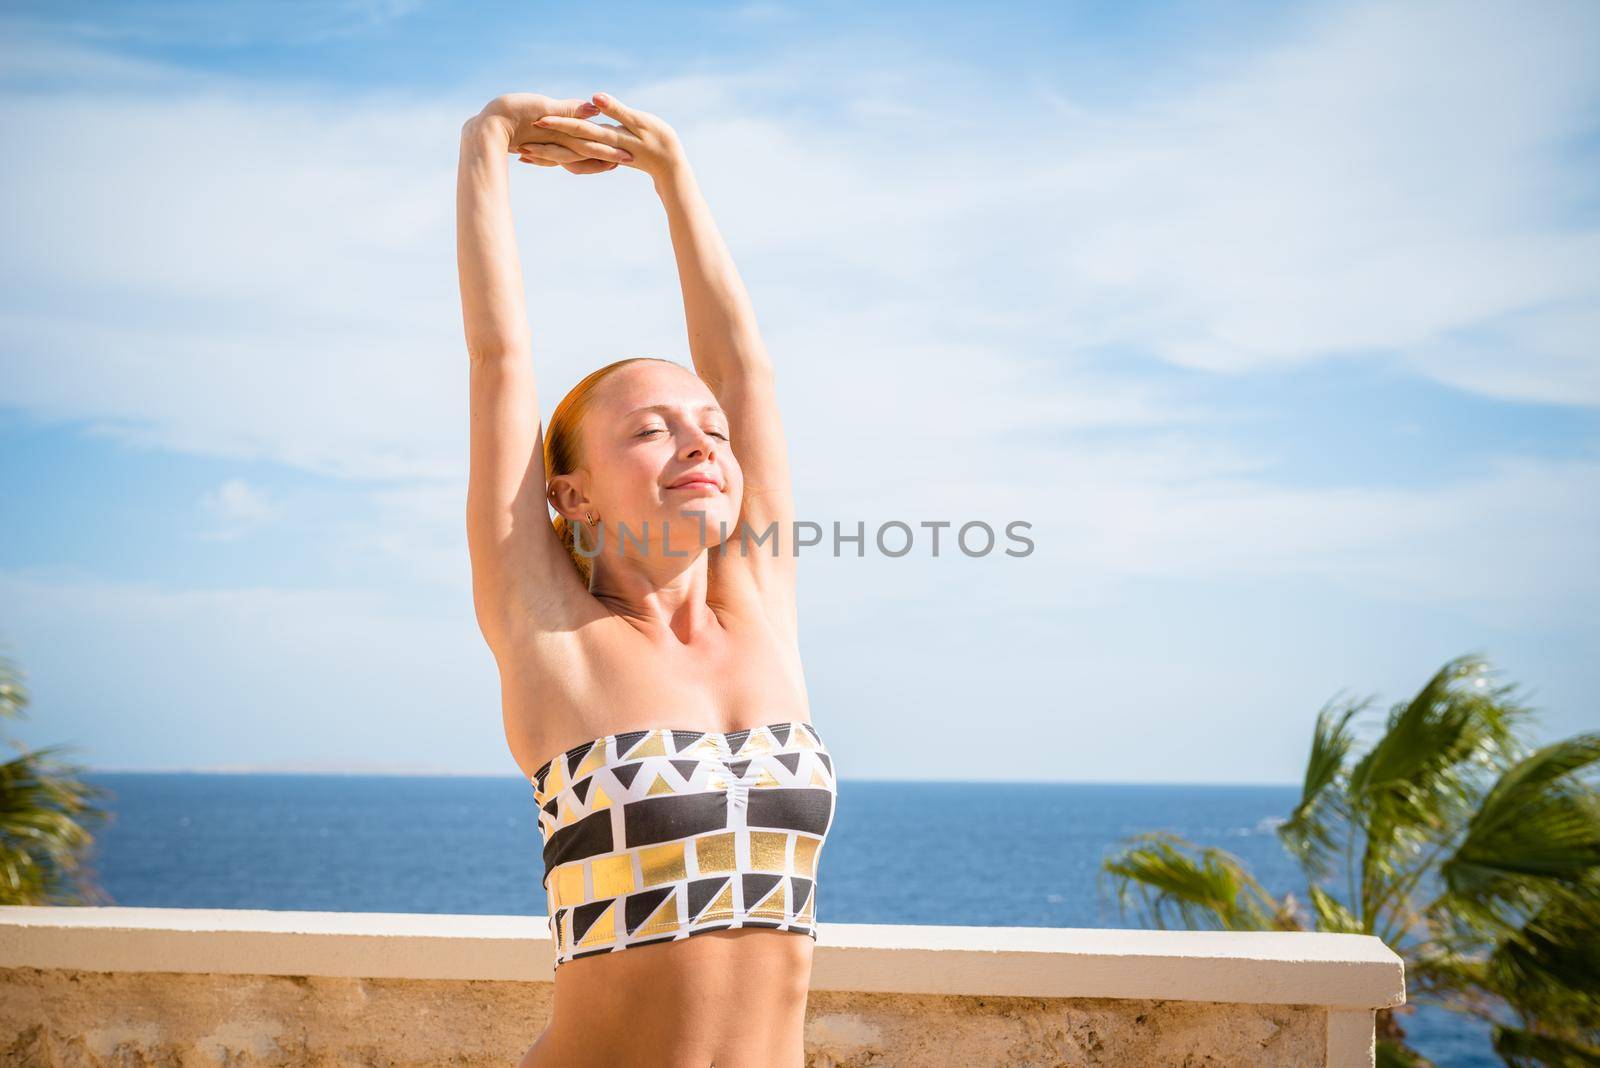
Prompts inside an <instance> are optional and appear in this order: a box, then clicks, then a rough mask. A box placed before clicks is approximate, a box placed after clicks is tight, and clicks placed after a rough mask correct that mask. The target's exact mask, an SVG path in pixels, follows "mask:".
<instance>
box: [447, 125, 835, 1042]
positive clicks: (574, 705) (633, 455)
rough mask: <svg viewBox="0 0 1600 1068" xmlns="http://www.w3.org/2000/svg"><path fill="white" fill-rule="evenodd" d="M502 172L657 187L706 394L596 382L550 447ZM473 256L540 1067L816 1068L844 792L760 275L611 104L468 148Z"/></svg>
mask: <svg viewBox="0 0 1600 1068" xmlns="http://www.w3.org/2000/svg"><path fill="white" fill-rule="evenodd" d="M601 113H603V114H604V115H606V116H608V117H610V118H612V119H614V120H616V125H609V124H601V123H598V122H595V121H591V117H592V116H596V115H597V114H601ZM508 155H517V156H518V157H519V158H520V159H521V160H522V161H523V162H526V163H530V164H536V165H541V166H546V167H554V166H561V167H564V168H565V169H566V170H567V171H569V172H571V173H573V174H578V175H592V174H599V173H603V172H607V171H610V170H614V169H616V168H617V167H619V166H620V167H627V168H633V169H636V170H641V171H644V172H645V173H646V174H648V175H649V176H650V178H651V179H652V180H653V182H654V184H655V190H656V192H657V194H658V195H659V196H660V197H661V201H662V204H663V206H664V207H665V208H666V213H667V221H668V224H669V226H670V229H671V234H672V241H673V247H674V250H675V252H676V256H677V262H678V273H679V279H680V282H681V285H682V288H683V301H684V310H685V314H686V317H687V320H688V334H689V340H690V350H691V354H692V356H693V360H694V366H695V371H694V372H690V371H689V370H688V369H687V368H685V367H683V366H681V365H679V364H675V363H671V362H669V361H666V360H658V359H637V360H623V361H619V362H618V363H614V364H611V365H609V366H607V367H603V368H601V369H600V370H598V371H595V372H594V373H592V374H591V375H589V376H588V377H587V378H585V379H584V380H583V381H581V382H580V383H579V384H578V385H577V386H576V387H574V388H573V390H572V391H571V393H569V394H568V395H567V397H566V398H565V399H564V400H562V402H561V403H560V404H559V405H557V407H556V409H555V412H554V414H553V415H552V417H551V421H550V426H549V428H548V432H546V431H545V429H544V428H543V427H542V426H541V423H540V420H539V403H538V399H537V396H536V394H535V390H534V378H533V370H532V366H531V362H532V361H531V355H530V349H531V344H530V340H529V328H528V323H527V316H526V311H525V308H524V304H523V294H522V278H521V270H520V267H519V263H518V258H517V251H516V244H515V238H514V234H513V229H512V220H511V213H510V206H509V198H508V194H507V174H506V171H507V166H506V164H507V156H508ZM561 251H563V252H564V251H565V250H561ZM457 256H458V260H459V267H460V273H461V304H462V312H463V317H464V320H465V324H466V337H467V350H468V353H469V355H470V361H469V362H470V365H471V418H472V427H471V480H470V484H469V486H468V492H467V533H468V545H469V549H470V552H471V556H472V583H473V600H474V605H475V608H476V612H477V618H478V623H479V626H480V628H481V630H482V632H483V635H484V637H485V639H486V640H487V642H488V643H489V646H490V648H491V649H492V650H493V652H494V655H495V660H496V662H497V663H498V665H499V669H500V680H501V693H502V705H503V713H504V722H505V730H506V739H507V741H508V743H509V744H510V748H511V752H512V755H513V756H514V757H515V759H516V761H517V763H518V764H519V765H520V766H521V768H522V770H523V773H524V774H525V775H527V777H528V779H529V781H530V783H531V784H532V786H533V790H534V800H535V803H536V804H537V805H538V806H539V807H538V819H539V825H540V832H541V836H542V838H543V841H544V850H543V854H544V855H543V861H544V869H545V882H544V885H545V889H546V893H547V895H548V898H549V905H550V920H551V937H552V940H553V943H554V946H555V952H556V968H555V999H554V1010H553V1013H552V1018H551V1021H550V1023H549V1025H548V1027H547V1029H546V1030H545V1032H544V1033H543V1034H542V1035H541V1036H540V1037H539V1039H538V1041H537V1042H535V1043H534V1045H533V1046H532V1048H530V1049H529V1050H528V1052H527V1054H526V1055H525V1056H524V1057H523V1059H522V1062H521V1066H520V1068H533V1066H543V1065H562V1066H570V1065H589V1064H594V1065H608V1066H609V1065H624V1064H625V1065H675V1066H676V1065H682V1066H685V1068H687V1066H694V1068H705V1066H707V1065H713V1064H714V1065H716V1066H717V1068H735V1066H739V1068H746V1066H778V1065H782V1066H785V1068H793V1066H799V1065H803V1064H804V1063H805V1055H804V1045H803V1041H802V1039H803V1030H804V1019H805V1006H806V995H807V991H808V989H809V986H810V973H811V961H812V949H813V944H814V942H815V939H816V926H815V924H816V884H815V877H816V862H817V858H818V854H819V851H820V849H821V846H822V843H823V840H824V839H825V838H826V835H827V831H828V829H829V827H831V825H832V821H833V812H834V803H835V798H836V788H835V785H834V775H833V766H832V762H831V759H830V757H829V755H828V753H827V751H826V749H825V747H824V746H823V744H822V741H821V738H820V736H819V735H818V734H817V732H816V728H815V727H813V726H812V725H811V722H810V713H809V705H808V701H807V696H806V687H805V678H804V675H803V673H802V670H801V665H800V653H799V647H798V641H797V619H796V600H795V569H796V561H795V556H794V551H793V549H792V548H791V546H790V543H789V541H788V538H789V537H790V535H791V533H792V530H793V519H794V514H793V513H794V503H793V497H792V494H791V492H790V486H789V470H788V461H787V458H786V453H785V445H784V439H783V428H782V424H781V422H780V421H779V418H778V408H777V403H776V400H775V395H774V390H773V370H772V366H771V364H770V362H769V360H768V357H767V353H766V351H765V349H764V347H763V345H762V342H761V338H760V336H759V334H758V333H757V330H756V322H755V315H754V313H753V311H752V310H751V307H750V303H749V299H748V297H747V296H746V294H745V292H744V287H743V285H742V283H741V281H740V279H739V275H738V272H737V271H736V270H735V268H734V265H733V261H732V259H731V258H730V257H729V254H728V251H727V248H726V247H725V246H724V245H723V243H722V240H721V237H720V236H719V234H718V232H717V229H716V226H715V224H714V223H713V222H712V219H711V215H710V212H709V210H708V209H707V207H706V204H705V201H704V200H703V199H702V198H701V195H700V192H699V189H698V187H697V185H696V183H695V179H694V175H693V173H692V172H691V170H690V168H689V164H688V161H687V159H686V158H685V155H684V151H683V148H682V145H681V144H680V142H679V139H678V137H677V135H676V134H675V132H674V131H673V130H672V128H671V127H670V126H668V125H667V124H666V123H665V122H663V121H662V120H661V119H659V118H657V117H656V116H654V115H650V114H648V113H646V112H642V111H638V110H636V109H634V108H630V107H627V106H625V105H623V104H622V103H620V102H619V101H617V100H615V99H613V98H611V97H609V96H607V95H605V94H603V93H596V94H595V96H594V100H593V102H589V101H578V100H553V99H550V98H548V97H544V96H540V95H536V94H513V95H509V96H502V97H498V98H496V99H495V100H493V101H491V102H490V103H489V104H488V105H487V106H485V107H484V109H483V111H482V112H480V113H479V114H478V115H476V116H474V117H473V118H471V119H469V120H468V121H467V122H466V123H465V124H464V125H463V127H462V137H461V158H460V167H459V171H458V175H457ZM562 314H564V315H573V314H579V315H585V316H587V317H589V318H590V319H591V320H592V321H593V323H594V325H595V326H596V327H597V328H600V327H603V325H604V322H605V314H604V312H602V311H599V310H598V309H594V308H588V309H570V308H569V309H565V310H564V311H563V313H562ZM546 433H548V440H545V435H546ZM547 505H548V506H549V507H553V508H554V509H555V511H556V512H557V513H559V516H558V517H557V518H556V519H555V520H554V522H552V521H551V518H550V514H549V512H548V510H547ZM580 536H581V540H580ZM797 936H802V937H797ZM803 936H809V937H803Z"/></svg>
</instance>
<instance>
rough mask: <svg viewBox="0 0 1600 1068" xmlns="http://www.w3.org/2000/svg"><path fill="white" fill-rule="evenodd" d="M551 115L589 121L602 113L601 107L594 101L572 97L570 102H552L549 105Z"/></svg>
mask: <svg viewBox="0 0 1600 1068" xmlns="http://www.w3.org/2000/svg"><path fill="white" fill-rule="evenodd" d="M549 109H550V110H549V111H548V112H547V114H550V115H568V116H571V117H573V118H580V119H587V118H589V117H590V116H593V115H598V114H599V113H600V108H599V105H597V104H595V102H594V101H592V100H579V99H578V98H577V97H572V98H571V99H568V100H552V101H550V103H549Z"/></svg>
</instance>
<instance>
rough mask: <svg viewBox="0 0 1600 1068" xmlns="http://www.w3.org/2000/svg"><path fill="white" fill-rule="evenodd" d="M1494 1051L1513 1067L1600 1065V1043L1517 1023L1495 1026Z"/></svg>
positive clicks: (1595, 1067) (1589, 1067) (1584, 1067)
mask: <svg viewBox="0 0 1600 1068" xmlns="http://www.w3.org/2000/svg"><path fill="white" fill-rule="evenodd" d="M1494 1051H1495V1052H1496V1053H1498V1054H1499V1055H1500V1058H1501V1059H1502V1060H1504V1061H1505V1062H1506V1063H1507V1064H1508V1065H1511V1068H1597V1066H1600V1047H1596V1046H1593V1045H1591V1044H1589V1043H1587V1042H1581V1041H1575V1040H1572V1039H1566V1038H1561V1037H1559V1036H1557V1035H1550V1034H1544V1033H1542V1032H1537V1031H1532V1030H1525V1029H1522V1028H1516V1027H1496V1028H1495V1029H1494Z"/></svg>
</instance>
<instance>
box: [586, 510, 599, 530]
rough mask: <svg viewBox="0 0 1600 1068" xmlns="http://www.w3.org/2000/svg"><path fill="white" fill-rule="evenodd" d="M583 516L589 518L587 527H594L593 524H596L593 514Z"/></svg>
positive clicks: (587, 513)
mask: <svg viewBox="0 0 1600 1068" xmlns="http://www.w3.org/2000/svg"><path fill="white" fill-rule="evenodd" d="M584 515H586V516H588V517H589V525H590V526H591V527H592V526H594V525H595V523H596V522H597V520H596V519H595V517H594V513H593V512H585V513H584Z"/></svg>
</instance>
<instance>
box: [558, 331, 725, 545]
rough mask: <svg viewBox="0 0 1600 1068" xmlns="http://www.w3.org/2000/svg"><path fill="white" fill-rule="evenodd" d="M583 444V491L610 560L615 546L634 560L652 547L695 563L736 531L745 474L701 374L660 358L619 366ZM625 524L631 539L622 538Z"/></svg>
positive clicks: (586, 425)
mask: <svg viewBox="0 0 1600 1068" xmlns="http://www.w3.org/2000/svg"><path fill="white" fill-rule="evenodd" d="M581 436H582V441H581V442H580V446H579V447H580V453H581V455H582V457H583V468H582V469H581V470H582V473H583V474H584V476H585V478H584V480H583V483H582V490H583V492H584V494H585V495H586V496H587V497H588V499H589V502H590V504H589V507H590V509H591V510H592V511H593V512H594V513H595V514H596V515H597V516H598V517H599V519H600V523H601V526H602V527H603V528H604V530H605V554H607V555H609V554H610V553H612V552H614V551H616V549H617V548H618V546H619V545H620V546H621V547H622V548H623V550H624V551H626V552H628V553H638V552H640V551H641V550H640V549H639V548H638V544H639V543H640V542H641V541H645V540H646V539H647V541H648V549H647V550H645V551H647V552H648V553H650V554H652V555H655V554H659V553H662V552H663V548H664V547H670V549H671V551H672V552H674V553H689V554H691V558H692V554H694V553H695V552H696V551H697V550H698V549H699V548H700V547H702V546H713V545H718V544H720V543H721V542H722V541H723V540H724V539H725V538H726V537H727V536H728V535H731V534H732V533H733V532H734V529H735V524H736V523H737V522H738V519H739V508H740V502H741V501H742V500H743V496H744V476H743V474H742V472H741V471H740V470H739V462H738V461H737V460H736V459H735V458H734V455H733V448H732V445H731V443H730V442H729V440H728V437H729V429H728V417H727V416H726V415H725V414H724V413H723V411H722V409H721V407H720V406H718V404H717V399H716V397H715V396H714V395H713V394H712V392H711V390H710V388H709V387H707V386H706V384H705V383H704V382H702V381H701V380H700V378H699V377H698V376H696V375H694V374H691V373H690V372H688V371H686V370H685V369H683V368H682V367H679V366H677V365H675V364H669V363H659V362H656V361H654V360H647V361H644V362H642V363H635V364H630V365H628V366H627V367H624V368H622V369H621V370H619V371H617V372H616V373H614V374H612V375H611V376H610V377H609V378H607V379H606V380H605V381H604V382H602V383H601V384H600V387H599V389H598V390H597V391H596V396H595V403H594V404H593V405H592V406H591V407H590V409H589V411H588V412H587V413H585V415H584V417H583V426H582V431H581ZM688 479H702V480H704V479H709V480H710V481H709V482H705V481H700V482H688V483H686V484H684V483H685V480H688ZM675 483H679V485H674V484H675ZM699 512H704V513H705V518H704V520H703V524H702V520H701V518H700V516H699V515H697V514H696V513H699ZM579 518H580V519H581V513H580V517H579ZM624 525H626V527H627V529H628V531H629V537H628V539H627V540H620V539H621V538H622V527H623V526H624ZM663 533H665V535H666V537H667V539H668V540H667V541H666V542H665V543H664V542H663ZM585 544H589V545H592V544H593V541H592V540H589V541H586V542H585Z"/></svg>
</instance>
